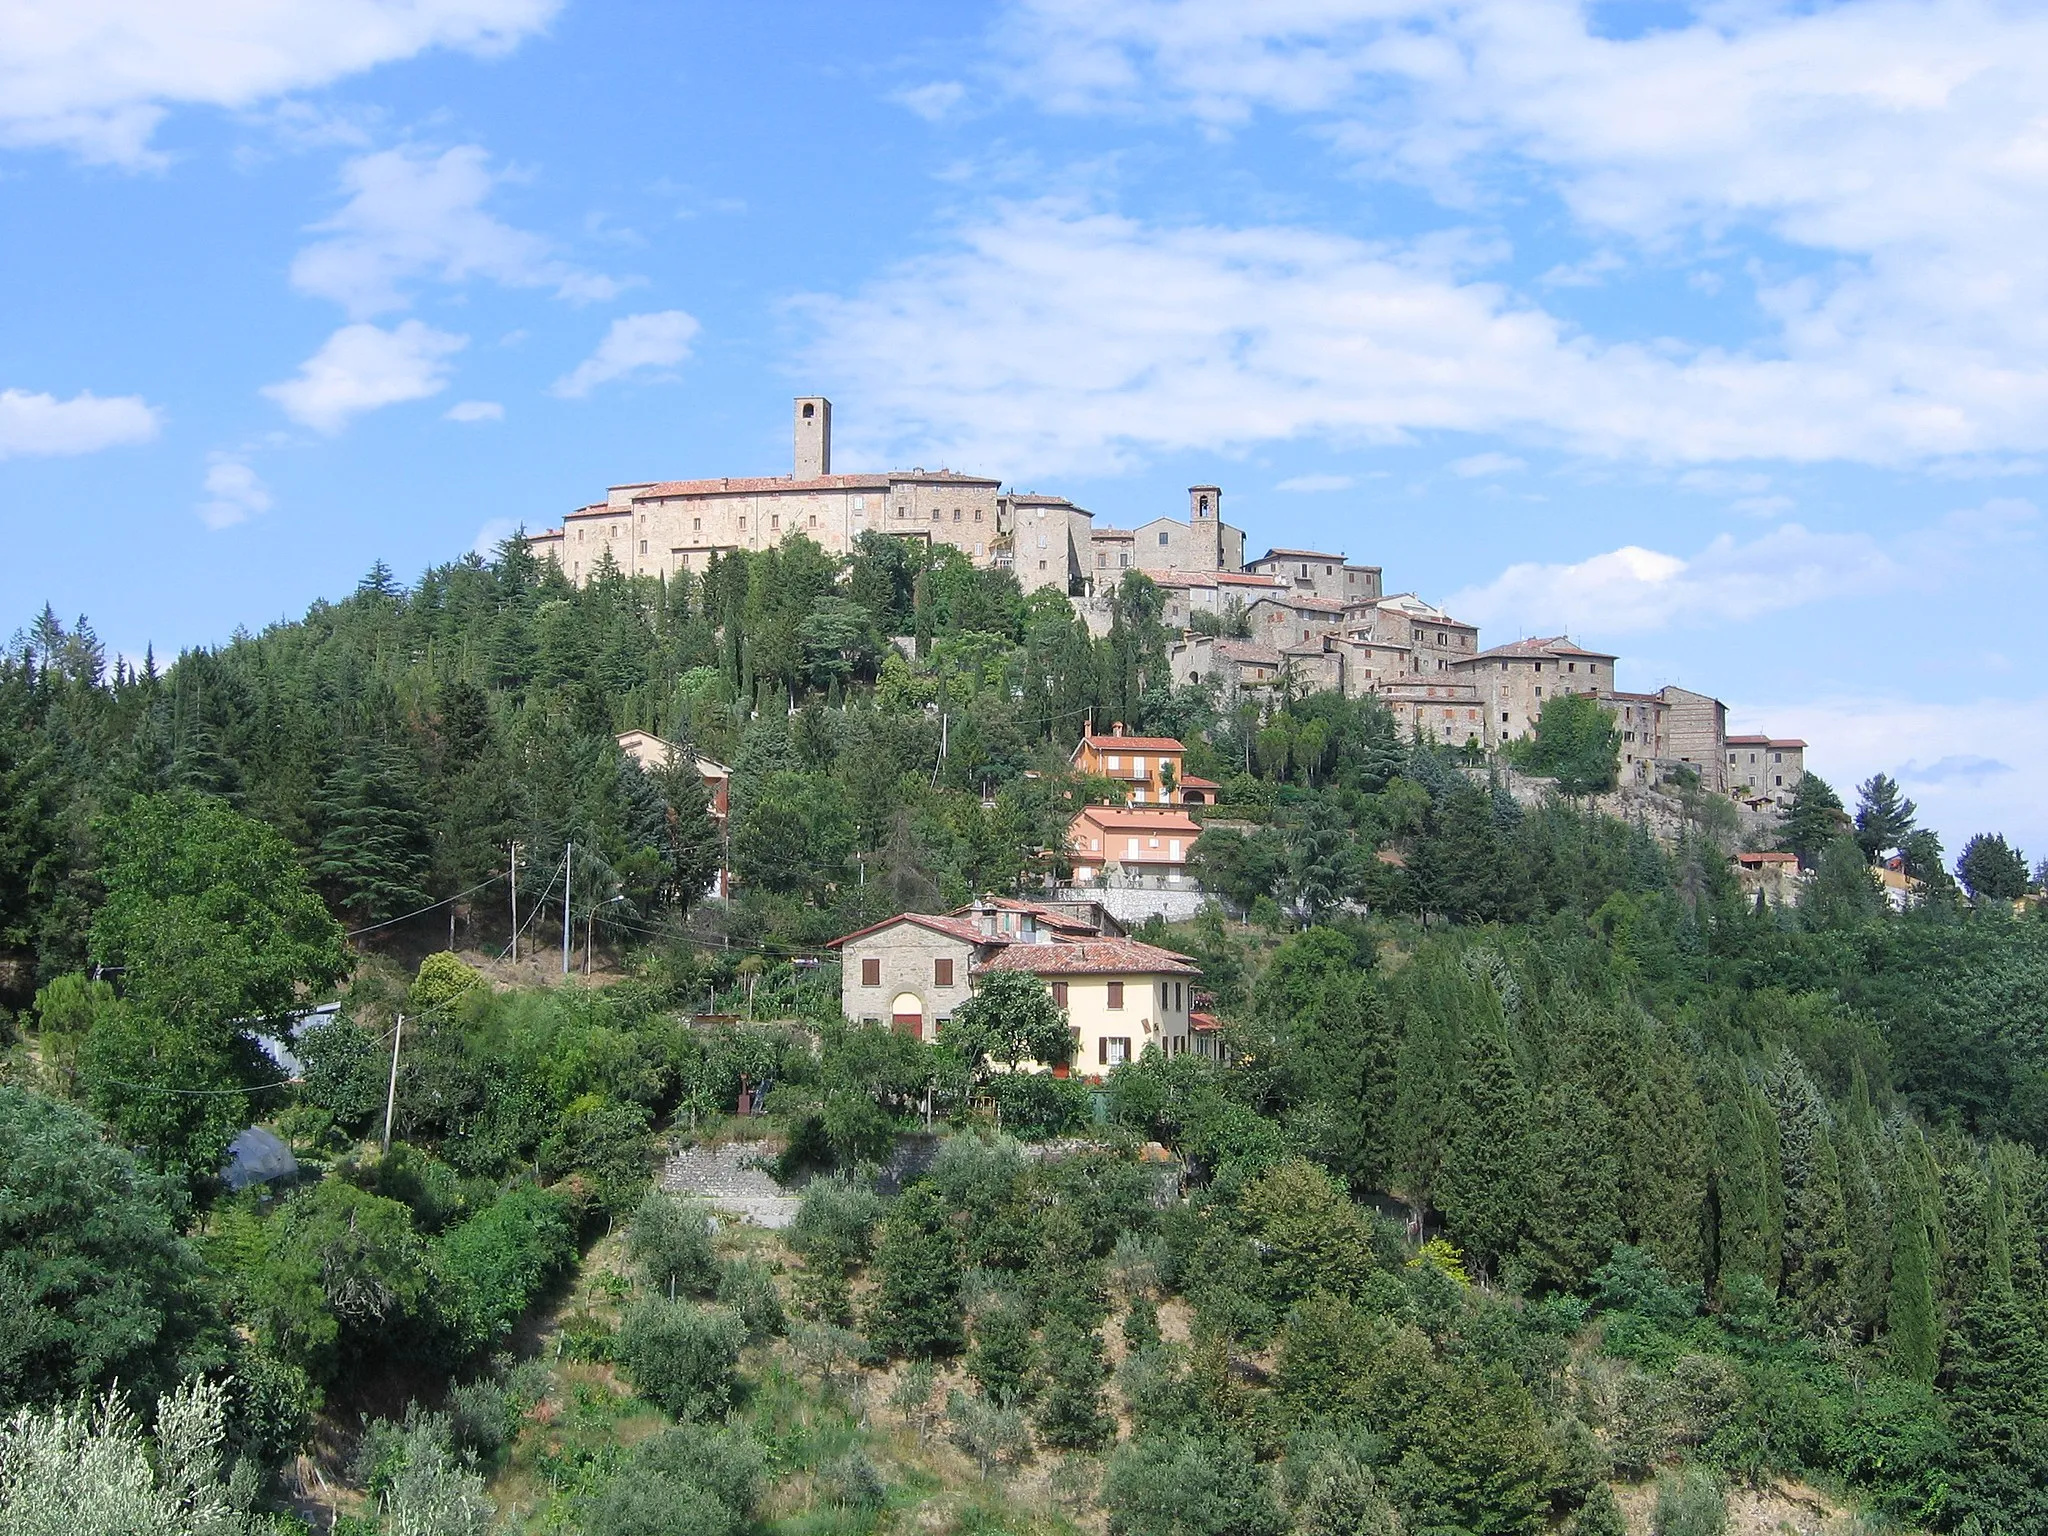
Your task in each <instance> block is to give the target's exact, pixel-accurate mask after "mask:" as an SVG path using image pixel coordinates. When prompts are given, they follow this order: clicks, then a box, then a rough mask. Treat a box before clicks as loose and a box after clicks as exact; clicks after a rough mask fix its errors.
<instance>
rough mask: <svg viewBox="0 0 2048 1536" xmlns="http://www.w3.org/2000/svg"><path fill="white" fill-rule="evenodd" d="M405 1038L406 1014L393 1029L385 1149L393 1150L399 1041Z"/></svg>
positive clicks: (385, 1091)
mask: <svg viewBox="0 0 2048 1536" xmlns="http://www.w3.org/2000/svg"><path fill="white" fill-rule="evenodd" d="M404 1038H405V1015H404V1014H402V1013H401V1014H400V1015H399V1016H398V1024H397V1026H396V1027H395V1028H393V1030H392V1031H391V1086H390V1087H389V1088H387V1089H385V1090H384V1150H385V1151H386V1152H389V1151H390V1150H391V1117H392V1116H393V1115H394V1114H396V1113H397V1111H398V1042H399V1041H400V1040H402V1039H404Z"/></svg>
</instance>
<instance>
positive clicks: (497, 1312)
mask: <svg viewBox="0 0 2048 1536" xmlns="http://www.w3.org/2000/svg"><path fill="white" fill-rule="evenodd" d="M434 1251H435V1257H436V1259H437V1260H438V1269H439V1272H440V1275H441V1277H442V1279H443V1280H444V1282H445V1290H444V1293H443V1294H442V1295H441V1296H440V1297H439V1298H438V1301H437V1305H438V1306H439V1308H440V1311H441V1315H442V1317H443V1318H444V1319H445V1320H446V1322H447V1326H448V1329H449V1332H450V1334H451V1336H452V1337H453V1339H454V1341H455V1343H456V1346H457V1347H458V1348H460V1349H463V1350H467V1351H470V1352H475V1351H477V1350H481V1349H487V1348H489V1347H490V1346H491V1345H493V1344H495V1343H497V1342H499V1341H500V1340H502V1339H503V1338H504V1337H505V1336H506V1335H508V1334H509V1333H511V1331H512V1327H513V1325H514V1324H515V1323H517V1322H518V1321H519V1318H520V1314H522V1313H523V1312H525V1310H526V1309H527V1307H528V1306H529V1305H531V1304H532V1302H533V1299H534V1298H535V1297H536V1296H538V1295H539V1294H540V1292H541V1291H542V1289H543V1288H544V1287H546V1286H547V1284H548V1283H549V1282H550V1281H552V1280H553V1279H554V1278H555V1277H556V1276H557V1275H559V1274H561V1273H562V1271H564V1270H565V1269H567V1268H568V1267H569V1265H570V1264H571V1263H573V1262H574V1261H575V1258H576V1235H575V1234H574V1233H573V1232H572V1231H570V1229H569V1220H568V1217H567V1216H566V1215H565V1214H564V1212H563V1209H562V1200H561V1198H560V1197H559V1196H557V1195H554V1194H551V1193H549V1192H548V1191H546V1190H543V1189H537V1188H535V1187H534V1186H533V1185H531V1184H526V1185H521V1186H520V1187H519V1188H517V1189H514V1190H511V1191H509V1192H508V1193H506V1194H504V1195H501V1196H500V1197H499V1198H498V1199H497V1200H496V1201H495V1202H494V1203H492V1204H491V1205H490V1206H488V1207H486V1208H485V1209H484V1210H482V1211H479V1212H478V1213H477V1214H476V1215H474V1216H472V1217H470V1218H469V1220H467V1221H465V1222H464V1223H462V1225H461V1226H459V1227H455V1228H452V1229H450V1230H449V1231H447V1232H444V1233H443V1234H442V1235H441V1236H440V1237H439V1238H437V1239H436V1240H435V1243H434Z"/></svg>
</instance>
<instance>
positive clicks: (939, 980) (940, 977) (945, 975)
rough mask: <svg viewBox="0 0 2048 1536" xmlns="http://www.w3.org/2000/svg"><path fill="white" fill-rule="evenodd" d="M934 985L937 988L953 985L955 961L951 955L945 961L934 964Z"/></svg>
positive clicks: (941, 960) (934, 962) (935, 961)
mask: <svg viewBox="0 0 2048 1536" xmlns="http://www.w3.org/2000/svg"><path fill="white" fill-rule="evenodd" d="M932 985H933V986H935V987H950V986H951V985H953V960H952V957H951V956H950V955H949V956H947V957H945V958H944V959H940V960H934V961H933V962H932Z"/></svg>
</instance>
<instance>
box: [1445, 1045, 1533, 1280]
mask: <svg viewBox="0 0 2048 1536" xmlns="http://www.w3.org/2000/svg"><path fill="white" fill-rule="evenodd" d="M1466 1050H1467V1057H1466V1066H1465V1073H1464V1078H1463V1081H1462V1082H1461V1083H1460V1085H1459V1093H1458V1102H1457V1107H1456V1109H1455V1110H1454V1111H1453V1114H1452V1117H1451V1128H1450V1137H1449V1140H1448V1142H1447V1143H1446V1145H1445V1147H1444V1162H1443V1172H1442V1174H1441V1176H1440V1180H1439V1184H1440V1191H1439V1195H1438V1200H1437V1203H1438V1204H1439V1205H1440V1206H1441V1207H1442V1208H1443V1213H1444V1215H1445V1217H1446V1218H1447V1219H1448V1220H1449V1222H1450V1224H1451V1228H1452V1230H1453V1231H1454V1232H1456V1233H1457V1236H1458V1241H1459V1242H1460V1243H1461V1244H1462V1245H1463V1246H1464V1248H1465V1250H1466V1253H1467V1254H1468V1256H1477V1257H1478V1258H1479V1259H1480V1260H1481V1261H1482V1262H1483V1263H1485V1264H1487V1265H1488V1266H1489V1267H1492V1266H1494V1265H1497V1263H1498V1261H1499V1260H1500V1259H1501V1258H1503V1257H1505V1256H1506V1255H1507V1254H1509V1253H1510V1252H1512V1251H1513V1249H1514V1244H1515V1238H1516V1235H1517V1233H1518V1231H1519V1229H1520V1227H1521V1222H1522V1215H1523V1211H1524V1199H1525V1197H1524V1194H1523V1172H1524V1169H1523V1162H1522V1159H1523V1145H1524V1139H1525V1137H1526V1136H1527V1133H1528V1102H1527V1095H1526V1094H1525V1092H1524V1091H1523V1088H1522V1081H1521V1078H1520V1076H1519V1075H1518V1074H1517V1072H1516V1071H1515V1062H1514V1056H1513V1054H1512V1053H1511V1052H1510V1051H1509V1049H1508V1035H1507V1028H1506V1026H1505V1025H1504V1024H1502V1023H1501V1022H1500V1020H1499V1018H1498V1017H1497V1016H1496V1017H1495V1018H1494V1019H1493V1020H1492V1021H1491V1022H1490V1023H1487V1024H1484V1025H1482V1026H1481V1027H1480V1028H1478V1029H1477V1030H1475V1031H1474V1033H1473V1035H1472V1038H1471V1039H1470V1041H1469V1042H1468V1043H1467V1047H1466Z"/></svg>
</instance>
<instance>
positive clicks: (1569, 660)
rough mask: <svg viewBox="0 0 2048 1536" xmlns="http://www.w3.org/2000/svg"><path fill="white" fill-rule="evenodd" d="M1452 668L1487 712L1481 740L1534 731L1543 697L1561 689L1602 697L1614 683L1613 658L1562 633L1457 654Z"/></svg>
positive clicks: (1510, 738) (1498, 742) (1507, 739)
mask: <svg viewBox="0 0 2048 1536" xmlns="http://www.w3.org/2000/svg"><path fill="white" fill-rule="evenodd" d="M1454 670H1455V671H1456V672H1457V673H1458V675H1459V677H1460V679H1461V680H1462V681H1464V682H1468V683H1470V684H1472V685H1473V686H1474V687H1475V688H1477V689H1478V690H1479V695H1480V697H1481V699H1482V700H1483V701H1484V706H1483V707H1484V708H1485V711H1486V727H1487V734H1486V736H1485V737H1484V738H1483V739H1484V740H1485V741H1486V742H1487V743H1488V744H1490V745H1495V746H1503V745H1505V744H1506V743H1508V742H1510V741H1513V740H1515V739H1516V738H1517V737H1521V736H1526V735H1528V734H1529V733H1530V732H1532V731H1534V730H1535V729H1536V717H1537V716H1538V715H1540V714H1542V713H1543V701H1544V700H1545V699H1552V698H1556V697H1557V696H1558V695H1559V694H1566V693H1590V694H1593V695H1595V696H1598V697H1605V696H1606V695H1607V694H1609V693H1611V692H1612V691H1613V688H1614V657H1613V656H1611V655H1609V654H1607V653H1606V652H1604V651H1589V650H1587V649H1586V648H1585V647H1583V646H1580V645H1575V644H1573V643H1572V641H1571V640H1570V639H1569V638H1568V637H1566V636H1564V635H1553V636H1551V637H1550V638H1549V639H1545V640H1517V641H1515V642H1514V643H1513V644H1512V645H1497V646H1495V647H1493V649H1491V650H1487V651H1481V652H1479V653H1478V654H1477V655H1473V656H1468V657H1465V658H1463V659H1461V660H1460V661H1458V662H1456V663H1455V664H1454Z"/></svg>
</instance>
